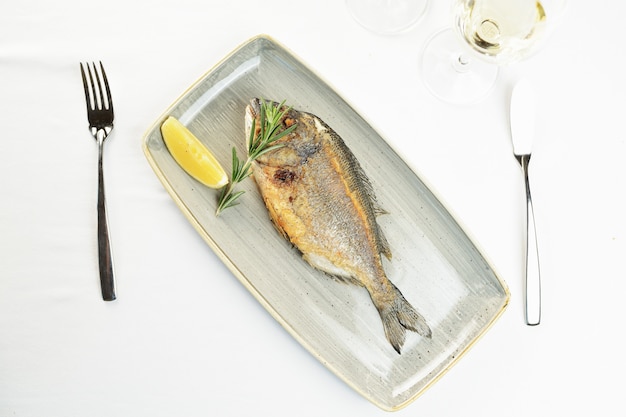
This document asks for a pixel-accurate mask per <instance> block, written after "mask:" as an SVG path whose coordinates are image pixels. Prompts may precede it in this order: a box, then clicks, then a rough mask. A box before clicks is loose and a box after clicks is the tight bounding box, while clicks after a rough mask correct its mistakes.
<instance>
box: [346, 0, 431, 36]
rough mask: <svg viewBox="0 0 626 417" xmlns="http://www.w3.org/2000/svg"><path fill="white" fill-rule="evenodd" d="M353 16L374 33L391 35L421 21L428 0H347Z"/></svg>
mask: <svg viewBox="0 0 626 417" xmlns="http://www.w3.org/2000/svg"><path fill="white" fill-rule="evenodd" d="M346 5H347V7H348V10H349V11H350V13H351V14H352V17H353V18H354V19H355V20H356V21H357V22H358V23H360V24H361V26H363V27H365V28H366V29H369V30H370V31H372V32H374V33H378V34H381V35H391V34H395V33H399V32H403V31H406V30H408V29H410V28H411V27H413V26H414V25H415V24H417V22H419V21H420V19H421V18H422V16H423V15H424V13H425V12H426V8H427V6H428V0H346Z"/></svg>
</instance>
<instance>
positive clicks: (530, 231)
mask: <svg viewBox="0 0 626 417" xmlns="http://www.w3.org/2000/svg"><path fill="white" fill-rule="evenodd" d="M520 162H521V165H522V169H523V171H524V182H525V184H526V229H527V230H526V282H525V295H526V296H525V298H526V307H525V310H526V311H525V314H526V324H527V325H529V326H536V325H538V324H539V323H540V322H541V274H540V271H539V249H538V248H537V231H536V228H535V213H534V211H533V200H532V198H531V195H530V182H529V180H528V163H529V162H530V155H524V156H522V158H521V161H520Z"/></svg>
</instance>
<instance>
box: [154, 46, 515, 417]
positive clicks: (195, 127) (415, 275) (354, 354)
mask: <svg viewBox="0 0 626 417" xmlns="http://www.w3.org/2000/svg"><path fill="white" fill-rule="evenodd" d="M253 97H262V98H266V99H272V100H275V101H282V100H286V102H287V104H289V105H291V106H292V107H294V108H296V109H298V110H303V111H307V112H310V113H313V114H316V115H317V116H319V117H320V118H321V119H322V120H324V121H325V122H326V123H327V124H328V125H330V126H331V127H332V128H333V129H334V130H335V131H336V132H337V133H338V134H339V135H340V136H341V137H342V138H343V139H344V141H345V143H346V145H347V146H348V147H349V148H350V149H351V150H352V152H353V153H354V155H355V156H356V157H357V159H358V160H359V162H360V163H361V165H362V167H363V169H364V171H365V172H366V174H367V175H368V177H369V178H370V181H371V182H372V185H373V188H374V190H375V193H376V197H377V200H378V202H379V203H380V205H381V206H382V207H383V208H384V209H385V210H386V211H387V212H388V214H385V215H382V216H380V217H379V218H378V222H379V224H380V225H381V228H382V230H383V232H384V234H385V236H386V237H387V240H388V241H389V244H390V247H391V251H392V253H393V258H392V260H391V261H389V262H386V263H385V270H386V272H387V276H388V277H389V279H390V280H391V281H392V282H393V283H394V284H395V285H396V286H397V287H398V288H399V289H400V290H401V291H402V293H403V294H404V296H405V297H406V298H407V300H409V302H410V303H411V304H413V305H414V306H416V307H417V308H418V310H419V311H420V312H421V313H422V314H423V315H424V317H425V318H426V320H427V321H428V323H429V325H430V326H431V328H432V331H433V335H432V339H424V338H422V337H420V336H419V335H417V334H415V333H412V332H409V333H408V337H407V340H406V343H405V345H404V348H403V351H402V354H401V355H399V354H398V353H396V352H395V351H394V350H393V348H392V347H391V346H390V345H389V343H388V342H387V340H386V339H385V337H384V333H383V329H382V325H381V322H380V318H379V316H378V313H377V311H376V310H375V308H374V307H373V305H372V302H371V299H370V297H369V295H368V294H367V292H366V290H364V289H363V288H360V287H355V286H350V285H345V284H341V283H338V282H337V281H336V280H333V279H332V278H329V277H328V276H326V275H324V274H323V273H321V272H319V271H317V270H315V269H313V268H311V267H310V266H309V265H308V264H307V263H306V262H304V261H303V260H302V258H301V256H300V254H299V253H298V252H297V250H296V249H294V248H293V247H292V246H291V245H290V244H289V243H288V242H287V241H286V240H284V239H283V238H282V237H281V236H280V235H279V234H278V233H277V231H276V230H275V228H274V227H273V226H272V224H271V222H270V220H269V217H268V213H267V210H266V208H265V206H264V204H263V201H262V199H261V197H260V194H259V193H258V191H257V189H256V185H255V184H254V181H253V180H252V179H248V180H246V181H244V182H243V183H242V184H240V186H239V189H241V190H245V191H246V193H245V194H244V195H243V197H242V198H241V199H240V204H239V205H238V206H236V207H234V208H230V209H227V210H226V211H225V212H224V213H223V214H222V215H220V216H219V217H216V216H215V214H214V212H215V208H216V203H217V195H218V193H217V191H216V190H212V189H209V188H206V187H204V186H202V185H201V184H200V183H198V182H197V181H195V180H194V179H193V178H191V177H190V176H188V175H187V174H186V173H185V172H184V171H183V170H182V169H181V168H180V167H179V166H178V165H177V163H176V162H175V161H174V160H173V159H172V157H171V156H170V154H169V152H168V150H167V148H166V147H165V145H164V143H163V138H162V136H161V132H160V125H161V123H162V122H163V121H164V120H165V119H166V118H167V117H168V116H170V115H171V116H174V117H176V118H178V119H179V120H180V121H181V122H182V123H183V124H184V125H186V126H187V127H188V128H189V129H190V130H191V131H192V132H193V133H194V134H195V135H196V136H197V137H198V138H199V139H200V140H201V141H202V142H203V143H204V144H205V145H206V146H207V147H208V148H209V149H211V151H212V152H213V153H214V154H215V156H216V157H217V158H218V159H219V160H220V161H221V163H222V165H224V167H225V168H226V170H227V171H228V170H229V169H230V160H231V148H232V147H233V146H235V147H236V148H237V150H238V154H239V155H245V135H244V111H245V107H246V105H247V104H248V102H249V101H250V99H251V98H253ZM143 146H144V152H145V154H146V156H147V159H148V161H149V163H150V165H151V166H152V168H153V169H154V171H155V173H156V174H157V176H158V178H159V179H160V180H161V182H162V183H163V185H164V186H165V188H166V189H167V191H168V192H169V193H170V195H171V196H172V198H173V199H174V201H175V202H176V203H177V204H178V206H179V207H180V209H181V211H182V212H183V213H184V214H185V216H186V217H187V218H188V220H189V221H190V222H191V223H192V224H193V226H194V227H195V228H196V229H197V231H198V232H199V233H200V234H201V235H202V237H203V238H204V239H205V241H206V242H207V243H208V245H209V246H210V247H211V248H212V249H213V250H214V251H215V252H216V253H217V255H218V256H219V257H220V258H221V259H222V261H223V262H224V263H225V264H226V265H227V266H228V268H229V269H230V270H231V271H232V273H233V274H234V275H235V276H236V277H237V278H238V279H239V280H240V281H241V282H242V283H243V284H244V285H245V286H246V288H247V289H248V290H249V291H250V292H251V293H252V294H253V295H254V296H255V297H256V299H257V300H258V301H259V302H260V303H261V304H262V305H263V306H264V307H265V308H266V309H267V310H268V311H269V312H270V313H271V314H272V316H273V317H274V318H275V319H276V320H277V321H278V322H279V323H280V324H281V325H282V326H283V327H284V328H285V329H286V330H287V331H288V332H289V333H290V334H291V335H292V336H293V337H294V338H295V339H296V340H298V342H300V343H301V344H302V345H303V346H304V347H305V348H306V349H307V350H308V351H309V352H310V353H311V354H312V355H314V356H315V357H316V358H317V359H318V360H319V361H320V362H321V363H322V364H323V365H325V366H326V367H327V368H328V369H330V370H331V371H332V372H334V373H335V374H336V375H337V376H339V377H340V378H341V379H342V380H344V381H345V382H346V383H347V384H349V385H350V386H351V387H352V388H354V389H355V390H356V391H357V392H359V393H360V394H361V395H363V396H364V397H365V398H367V399H368V400H370V401H371V402H372V403H374V404H376V405H377V406H379V407H380V408H382V409H385V410H397V409H399V408H401V407H403V406H405V405H407V404H408V403H410V402H411V401H412V400H414V399H415V398H417V397H418V396H419V395H420V394H421V393H422V392H423V391H424V390H425V389H426V388H428V387H429V386H430V385H432V383H433V382H435V381H436V380H437V379H438V378H440V377H441V376H442V375H443V374H444V373H445V372H446V371H447V370H448V369H449V368H450V367H451V366H452V365H453V364H454V363H455V362H456V361H458V360H459V359H460V358H461V356H462V355H463V354H464V353H465V352H466V351H467V350H468V349H469V348H470V347H471V346H472V345H473V344H474V343H475V342H476V341H477V340H478V339H479V338H480V336H481V335H483V334H484V333H485V331H487V329H489V327H490V326H491V325H492V324H493V323H494V321H495V320H496V319H497V318H498V317H499V316H500V315H501V314H502V313H503V311H504V309H505V308H506V305H507V303H508V300H509V292H508V289H507V288H506V285H505V284H504V282H503V281H502V280H501V279H500V278H499V277H498V275H497V274H496V273H495V272H494V270H493V268H492V267H491V265H490V264H489V263H488V262H487V261H486V260H485V258H484V257H483V256H482V255H481V253H480V251H479V250H478V249H477V247H476V246H475V244H474V243H473V242H472V241H471V239H470V238H468V236H467V235H466V233H465V232H464V231H463V229H462V228H461V227H460V226H459V224H458V223H457V222H456V221H455V219H454V218H453V217H452V216H451V214H450V213H449V212H448V210H447V209H446V208H445V207H444V206H443V205H442V204H441V202H440V201H439V200H438V199H437V198H436V196H435V195H434V194H433V193H432V192H431V191H430V190H429V188H428V187H427V186H426V185H425V184H424V182H423V181H421V180H420V178H419V177H418V176H417V175H416V174H415V173H414V172H413V171H412V170H411V169H410V168H409V167H408V166H407V164H406V163H405V162H404V161H403V159H402V158H401V157H400V156H398V154H397V153H396V152H395V151H394V150H393V149H392V148H391V147H390V146H389V145H388V144H387V143H386V142H385V140H383V139H382V138H381V137H380V135H379V134H378V133H377V132H376V131H375V130H374V129H373V128H372V127H371V126H370V125H369V124H368V123H367V122H366V121H365V120H364V119H363V118H362V117H361V116H359V114H357V113H356V112H355V110H354V109H353V108H352V107H351V106H350V105H349V104H347V103H346V101H345V100H344V99H343V98H342V97H340V96H339V95H338V94H337V93H336V92H335V91H334V90H333V89H332V88H330V87H329V86H328V84H326V83H325V82H324V81H323V80H322V79H320V77H319V76H317V75H316V74H315V73H314V72H312V71H311V70H310V69H309V68H308V67H307V66H305V65H304V64H303V63H302V62H301V61H300V60H299V59H298V58H296V57H295V56H294V54H292V53H291V52H289V51H288V50H286V49H285V48H284V47H283V46H281V45H280V44H278V43H277V42H276V41H274V40H273V39H271V38H269V37H267V36H258V37H255V38H252V39H251V40H249V41H247V42H246V43H244V44H243V45H241V46H240V47H239V48H237V49H236V50H235V51H233V52H232V53H231V54H230V55H229V56H227V57H226V58H225V59H224V60H222V61H221V62H220V63H218V64H217V65H216V66H215V67H214V68H213V69H211V70H210V71H209V72H208V73H206V74H205V75H204V76H203V77H202V78H200V79H199V80H198V81H197V82H196V83H194V84H193V85H192V86H191V87H190V88H189V89H188V90H187V91H186V92H185V93H184V94H183V95H182V96H181V97H180V98H179V99H178V100H177V101H176V102H175V103H174V104H173V105H172V106H170V107H169V108H168V109H167V110H166V111H165V113H164V114H163V115H162V116H161V117H160V118H159V119H158V120H156V121H155V123H154V124H153V126H152V127H150V129H149V130H148V132H147V133H146V135H145V137H144V139H143Z"/></svg>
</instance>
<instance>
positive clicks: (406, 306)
mask: <svg viewBox="0 0 626 417" xmlns="http://www.w3.org/2000/svg"><path fill="white" fill-rule="evenodd" d="M391 285H392V289H393V292H394V294H393V297H391V301H389V302H387V303H384V304H383V305H381V306H379V305H378V304H376V303H375V304H376V307H377V308H378V313H379V314H380V318H381V319H382V322H383V328H384V330H385V336H386V337H387V340H388V341H389V343H391V346H393V348H394V349H395V351H396V352H398V353H401V350H402V346H403V345H404V341H405V338H406V331H407V329H408V330H412V331H414V332H417V333H418V334H419V335H421V336H423V337H427V338H429V339H430V338H431V337H432V331H431V330H430V327H429V326H428V324H426V320H425V319H424V317H422V315H421V314H419V313H418V312H417V311H416V310H415V308H413V306H412V305H411V304H410V303H409V302H408V301H407V300H406V299H405V298H404V296H403V295H402V293H401V292H400V290H398V288H396V287H395V286H394V285H393V284H391Z"/></svg>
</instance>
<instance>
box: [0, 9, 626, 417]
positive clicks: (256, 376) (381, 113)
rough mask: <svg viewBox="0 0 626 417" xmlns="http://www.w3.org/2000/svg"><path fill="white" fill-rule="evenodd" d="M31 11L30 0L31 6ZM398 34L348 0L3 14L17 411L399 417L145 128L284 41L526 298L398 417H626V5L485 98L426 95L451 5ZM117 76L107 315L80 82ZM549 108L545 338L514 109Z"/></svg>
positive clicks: (3, 185)
mask: <svg viewBox="0 0 626 417" xmlns="http://www.w3.org/2000/svg"><path fill="white" fill-rule="evenodd" d="M7 3H8V2H7ZM431 3H432V4H431V7H430V9H429V10H428V12H427V15H426V17H425V18H424V20H423V21H422V22H421V23H420V24H419V25H418V26H416V27H415V28H413V29H412V30H410V31H408V32H406V33H403V34H400V35H396V36H380V35H375V34H373V33H370V32H368V31H367V30H365V29H364V28H362V27H361V26H359V25H358V24H357V23H355V21H354V20H353V19H352V18H351V16H350V15H349V14H348V11H347V9H346V7H345V5H344V4H343V2H342V1H337V0H319V1H315V2H313V1H306V2H305V1H302V0H294V1H290V2H285V1H275V0H264V1H262V2H261V1H249V0H234V1H229V2H225V1H216V0H205V1H203V2H200V1H192V0H180V1H178V2H176V3H174V2H171V1H159V0H150V1H148V0H138V1H127V0H126V1H122V0H108V1H106V2H94V1H78V0H74V1H72V0H58V1H55V2H50V1H47V0H46V1H43V0H40V1H36V0H22V1H19V2H18V1H15V2H10V3H9V4H4V5H3V7H2V12H1V13H0V122H1V125H0V126H1V131H2V134H1V135H0V416H2V417H5V416H6V417H12V416H19V417H31V416H32V417H35V416H37V417H39V416H48V417H57V416H58V417H61V416H63V417H67V416H94V417H97V416H106V417H111V416H134V417H139V416H150V417H159V416H190V417H192V416H246V415H272V416H303V417H304V416H316V417H317V416H322V415H323V416H347V415H350V416H356V415H358V416H360V417H369V416H383V415H387V413H385V412H383V411H381V410H379V409H378V408H376V407H375V406H374V405H372V404H370V403H369V402H368V401H367V400H365V399H364V398H362V397H361V396H359V395H358V394H356V393H355V392H354V391H353V390H352V389H351V388H349V387H347V386H346V385H345V384H344V383H343V382H341V381H340V380H339V379H338V378H337V377H335V376H334V375H333V374H332V373H331V372H330V371H328V370H327V369H326V368H325V367H324V366H323V365H321V364H320V363H319V362H317V361H316V360H315V359H314V358H313V357H312V356H311V355H310V354H309V353H308V352H306V351H305V350H304V349H303V348H302V347H301V346H300V345H299V344H298V343H297V342H296V341H295V340H293V339H292V338H291V337H290V336H289V335H288V334H287V332H286V331H285V330H283V329H282V327H280V325H278V324H277V323H276V322H275V321H274V320H273V319H272V318H271V316H270V315H269V314H268V313H267V312H266V311H265V310H264V309H263V308H262V307H261V306H260V305H259V304H258V303H257V302H256V301H255V299H254V298H253V297H252V296H251V295H250V294H249V293H248V292H247V290H246V289H245V288H244V287H243V286H242V285H241V284H240V283H239V282H238V281H237V280H236V278H235V277H234V276H232V275H231V274H230V272H228V270H227V269H226V268H225V267H224V266H223V265H222V264H221V263H220V261H219V260H218V258H217V257H216V256H215V255H214V254H213V253H212V252H211V251H210V249H209V248H208V247H207V246H206V244H205V243H204V242H203V241H202V239H201V238H200V237H199V235H198V234H197V233H196V231H195V230H194V229H193V228H192V226H190V225H189V224H188V222H187V221H186V219H185V218H184V216H183V215H182V214H181V213H180V211H179V210H178V208H177V207H176V206H175V204H174V202H173V201H172V200H171V199H170V197H169V196H168V195H167V193H166V191H165V190H164V189H163V187H162V186H161V184H160V183H159V181H158V179H157V177H156V176H155V175H154V173H153V172H152V170H151V168H150V167H149V165H148V163H147V161H146V159H145V157H144V155H143V153H142V149H141V139H142V136H143V134H144V132H145V131H146V130H147V129H148V127H149V126H150V125H151V124H152V123H153V122H154V121H155V120H156V118H157V117H159V115H160V114H161V113H162V112H163V111H164V110H165V109H166V108H167V106H169V105H170V104H171V103H172V102H173V101H174V100H175V99H176V98H177V97H178V96H179V95H180V94H181V93H183V92H184V90H185V89H186V88H187V87H188V86H189V85H191V83H192V82H194V81H195V80H196V79H197V78H199V77H200V76H201V75H202V74H204V73H205V72H206V71H207V70H209V69H210V68H211V67H212V66H213V65H214V64H215V63H217V62H218V61H219V60H221V59H222V58H223V57H224V56H225V55H227V54H228V53H229V52H230V51H232V50H233V49H234V48H235V47H237V46H238V45H239V44H241V43H242V42H244V41H246V40H247V39H248V38H250V37H252V36H255V35H257V34H260V33H267V34H269V35H271V36H272V37H274V38H275V39H276V40H277V41H279V42H280V43H282V44H284V45H285V46H286V47H287V48H289V49H290V50H292V51H293V52H294V53H295V54H296V55H298V56H299V57H300V58H301V59H302V60H303V61H304V62H305V63H306V64H308V65H309V66H310V67H311V68H312V69H313V70H315V71H316V72H317V73H318V74H320V75H321V76H322V77H323V78H324V79H326V80H327V81H328V82H329V83H330V84H331V85H332V86H334V87H335V89H336V90H337V91H338V92H339V93H340V94H341V95H342V96H343V97H344V98H345V99H346V100H347V101H348V102H350V103H351V104H353V106H354V107H355V108H356V109H357V110H358V111H359V112H360V113H361V114H362V115H363V116H364V117H365V118H366V119H367V120H369V121H370V122H371V124H372V125H373V126H375V127H376V128H377V130H378V131H379V132H380V133H381V134H382V135H383V137H385V138H386V139H387V140H388V141H389V142H390V143H391V144H392V145H393V146H394V147H395V148H396V149H397V151H398V152H399V153H400V154H401V155H402V156H403V158H405V159H406V160H407V161H408V162H409V163H410V164H411V166H412V167H414V169H415V170H416V172H418V174H419V175H420V176H421V177H422V178H423V179H424V180H425V181H426V182H427V183H428V184H430V186H431V187H432V189H433V190H434V191H435V193H436V194H437V195H438V196H439V197H440V198H441V200H442V201H443V202H444V203H445V204H446V206H447V207H448V208H449V210H450V211H451V212H452V213H453V214H454V215H455V216H456V218H457V219H458V220H459V221H460V223H461V224H462V225H463V226H464V227H465V229H466V230H467V232H468V233H469V234H470V235H471V236H472V237H473V238H474V240H475V242H476V243H477V244H478V245H479V246H480V247H481V248H482V250H483V252H484V254H485V255H486V257H487V258H488V259H490V260H491V262H492V264H493V265H494V267H495V268H496V270H497V271H498V272H499V274H500V275H501V276H502V277H503V279H504V280H505V281H506V282H507V284H508V286H509V288H510V290H511V294H512V298H511V303H510V305H509V308H508V309H507V311H506V312H505V314H504V315H503V316H502V317H501V319H500V320H499V321H498V322H497V323H496V324H495V325H494V327H493V328H492V329H491V330H490V331H489V332H488V333H487V334H486V335H485V336H484V337H483V338H482V339H481V340H480V341H479V342H478V343H477V344H476V345H475V346H474V347H473V348H472V349H471V350H470V352H469V353H468V354H467V355H466V356H465V357H464V358H463V359H462V360H461V361H460V362H459V363H458V364H457V365H456V366H455V367H453V368H452V369H451V370H450V371H449V372H448V373H447V374H446V375H445V376H444V377H443V378H442V379H441V380H440V381H439V382H437V383H436V384H435V385H434V386H433V387H432V388H430V389H429V390H428V391H426V392H425V394H424V395H422V396H421V397H420V398H418V399H417V400H416V401H415V402H414V403H412V404H411V405H409V406H408V407H407V408H404V409H403V410H401V411H399V412H396V413H395V414H396V415H398V416H459V415H482V416H501V415H507V416H530V415H536V416H547V415H555V414H558V415H571V414H574V413H576V415H579V414H580V415H584V414H586V415H598V416H600V415H601V416H618V415H620V416H621V415H624V405H623V401H622V400H621V396H622V391H623V384H621V383H620V381H622V378H623V375H624V372H626V365H625V360H624V351H625V350H626V344H625V343H624V337H623V335H622V332H623V329H624V323H623V316H624V312H623V307H622V304H623V298H624V290H625V285H624V281H625V278H626V274H625V272H626V268H625V267H624V262H623V259H624V255H625V254H626V221H625V220H624V213H626V203H625V201H626V199H625V198H624V191H625V189H626V187H625V186H626V183H625V182H626V166H625V164H624V163H623V159H624V152H625V151H626V133H625V131H624V121H625V120H626V117H625V115H624V109H625V106H624V104H623V103H624V99H625V98H626V82H625V77H624V66H623V63H624V62H626V61H625V58H626V52H625V51H626V48H624V43H623V40H624V36H623V34H622V33H621V29H620V28H621V27H622V26H623V16H624V13H626V6H624V5H623V4H621V3H619V2H609V1H607V0H601V1H597V2H593V6H591V3H589V2H575V1H570V2H569V3H570V4H569V7H568V10H567V11H566V14H565V16H564V18H563V21H562V22H561V25H560V26H559V27H558V30H557V31H556V33H555V34H554V35H553V37H552V38H551V39H550V41H549V43H548V44H547V45H546V47H545V48H544V49H543V50H542V52H540V53H539V54H538V55H536V56H534V57H532V58H531V59H529V60H528V61H526V62H524V63H522V64H516V65H512V66H509V67H506V68H504V69H503V71H502V72H501V75H500V78H499V80H498V84H497V86H496V88H495V89H494V91H493V92H492V93H491V94H490V95H489V97H488V98H487V99H486V100H484V101H483V102H481V103H479V104H476V105H471V106H454V105H449V104H445V103H443V102H441V101H439V100H437V99H436V98H435V97H433V96H432V95H430V93H429V92H428V91H427V90H426V88H425V87H424V84H423V82H422V80H421V79H420V71H419V64H420V53H421V48H422V47H423V45H424V43H425V41H426V40H427V39H428V38H429V36H430V35H432V34H433V33H434V32H436V31H437V30H439V29H441V28H444V27H446V26H448V25H449V23H450V16H449V6H450V2H449V1H432V2H431ZM91 60H102V61H103V62H104V63H105V67H106V70H107V73H108V76H109V81H110V84H111V87H112V90H113V99H114V103H115V109H116V126H115V129H114V131H113V134H112V136H111V137H110V138H109V140H108V142H107V143H106V149H105V158H106V159H105V170H106V172H105V175H106V186H107V199H108V209H109V221H110V230H111V234H112V245H113V251H114V253H113V256H114V260H115V265H116V273H117V286H118V300H117V301H115V302H113V303H105V302H103V301H102V300H101V298H100V289H99V282H98V275H97V248H96V228H95V226H96V212H95V204H96V185H97V184H96V179H97V176H96V173H97V172H96V158H97V148H96V144H95V142H94V141H93V139H92V138H91V137H90V135H89V132H88V129H87V123H86V114H85V108H84V97H83V91H82V85H81V80H80V72H79V67H78V63H79V62H80V61H91ZM522 76H526V77H528V78H530V79H531V80H532V81H533V82H534V83H535V85H536V87H537V89H538V90H539V92H540V103H539V108H538V111H539V121H538V126H537V135H536V141H535V148H534V153H533V159H532V161H531V176H532V178H531V181H532V189H533V198H534V202H535V214H536V218H537V228H538V235H539V245H540V252H541V253H540V257H541V262H542V264H541V266H542V277H543V302H544V303H543V320H542V324H541V325H540V326H538V327H533V328H531V327H527V326H526V325H525V324H524V321H523V304H522V303H523V299H522V291H521V289H522V282H523V275H522V271H523V241H524V237H523V236H524V231H525V228H524V215H525V212H524V194H523V183H522V176H521V170H520V168H519V166H518V164H517V162H516V161H515V159H514V158H513V156H512V153H511V151H512V149H511V144H510V136H509V130H508V99H509V96H510V91H511V88H512V86H513V84H514V82H515V81H516V80H517V79H518V78H520V77H522Z"/></svg>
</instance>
